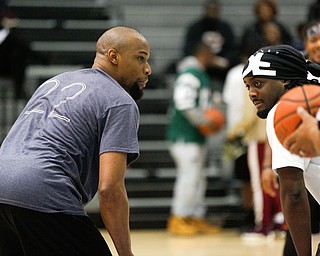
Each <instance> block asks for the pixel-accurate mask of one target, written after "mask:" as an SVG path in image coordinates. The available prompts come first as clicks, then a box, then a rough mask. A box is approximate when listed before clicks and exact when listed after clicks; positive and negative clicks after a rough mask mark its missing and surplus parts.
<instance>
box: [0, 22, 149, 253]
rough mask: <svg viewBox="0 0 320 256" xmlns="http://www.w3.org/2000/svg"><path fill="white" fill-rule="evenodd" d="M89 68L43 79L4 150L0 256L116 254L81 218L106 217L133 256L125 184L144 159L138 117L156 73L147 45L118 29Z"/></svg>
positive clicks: (122, 249) (118, 243)
mask: <svg viewBox="0 0 320 256" xmlns="http://www.w3.org/2000/svg"><path fill="white" fill-rule="evenodd" d="M96 50H97V52H96V57H95V60H94V63H93V66H92V68H88V69H83V70H79V71H75V72H67V73H63V74H60V75H58V76H55V77H53V78H52V79H49V80H48V81H46V82H44V83H43V84H42V85H41V86H40V87H39V88H38V89H37V91H36V92H35V93H34V95H33V96H32V97H31V99H30V101H29V102H28V103H27V105H26V107H25V109H24V110H23V111H22V113H21V114H20V116H19V117H18V119H17V121H16V123H15V124H14V125H13V127H12V129H11V130H10V132H9V134H8V136H7V137H6V139H5V140H4V142H3V144H2V146H1V150H0V227H1V228H0V255H2V256H6V255H15V256H20V255H39V256H40V255H55V256H56V255H64V256H71V255H90V256H91V255H96V256H101V255H111V252H110V250H109V248H108V246H107V244H106V242H105V240H104V239H103V237H102V235H101V234H100V232H99V230H98V229H97V228H96V227H95V226H94V225H93V223H92V222H91V221H90V219H89V218H88V216H87V215H86V213H85V211H84V208H83V207H84V205H85V204H86V203H88V202H89V201H90V200H91V199H92V197H93V196H94V195H95V193H96V191H97V189H98V191H99V192H100V212H101V215H102V218H103V221H104V223H105V226H106V228H107V230H108V232H109V234H110V236H111V238H112V240H113V243H114V245H115V247H116V249H117V252H118V254H119V255H123V256H132V255H133V254H132V250H131V241H130V231H129V207H128V198H127V194H126V189H125V186H124V177H125V172H126V167H127V165H128V164H130V163H131V162H132V161H134V160H135V159H136V158H137V157H138V154H139V148H138V139H137V129H138V123H139V111H138V108H137V105H136V102H135V100H138V99H139V98H141V96H142V94H143V93H142V89H143V88H144V87H145V86H146V83H147V81H148V76H149V75H150V74H151V68H150V66H149V64H148V59H149V57H150V48H149V44H148V42H147V40H146V39H145V38H144V37H143V36H142V35H141V34H140V33H138V32H137V31H136V30H134V29H131V28H126V27H115V28H112V29H110V30H107V31H106V32H105V33H104V34H103V35H102V36H101V37H100V38H99V40H98V41H97V45H96Z"/></svg>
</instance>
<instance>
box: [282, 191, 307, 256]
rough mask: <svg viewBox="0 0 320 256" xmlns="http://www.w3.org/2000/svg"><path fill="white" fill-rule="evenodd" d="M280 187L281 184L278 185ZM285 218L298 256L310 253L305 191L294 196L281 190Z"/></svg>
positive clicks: (305, 255)
mask: <svg viewBox="0 0 320 256" xmlns="http://www.w3.org/2000/svg"><path fill="white" fill-rule="evenodd" d="M280 189H281V185H280ZM281 201H282V207H283V209H282V210H283V213H284V216H285V220H286V222H287V224H288V227H289V231H290V234H291V236H292V239H293V241H294V245H295V247H296V250H297V253H298V255H299V256H310V255H311V228H310V226H311V224H310V208H309V204H308V196H307V191H306V190H305V191H303V192H302V193H301V194H300V195H298V196H295V195H292V194H287V193H285V192H283V191H281Z"/></svg>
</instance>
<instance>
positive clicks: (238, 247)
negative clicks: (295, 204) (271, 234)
mask: <svg viewBox="0 0 320 256" xmlns="http://www.w3.org/2000/svg"><path fill="white" fill-rule="evenodd" d="M101 233H102V235H103V236H104V237H105V239H106V241H107V243H108V245H109V247H110V249H111V251H112V253H113V255H114V256H116V255H117V253H116V251H115V249H114V247H113V244H112V242H111V238H110V236H109V235H108V233H107V232H106V230H101ZM131 238H132V248H133V253H134V255H135V256H271V255H272V256H282V250H283V246H284V241H285V240H284V238H283V239H275V240H274V239H272V240H271V239H265V240H264V241H250V242H249V241H243V240H242V239H241V238H240V234H239V232H237V231H236V230H233V229H225V230H223V231H222V232H221V233H219V234H215V235H199V236H194V237H177V236H172V235H170V234H168V233H167V232H166V231H165V230H133V231H131ZM313 240H314V242H313V248H314V252H315V250H316V249H315V248H316V246H317V244H318V243H319V242H320V235H314V236H313ZM313 255H314V253H313Z"/></svg>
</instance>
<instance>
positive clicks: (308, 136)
mask: <svg viewBox="0 0 320 256" xmlns="http://www.w3.org/2000/svg"><path fill="white" fill-rule="evenodd" d="M297 113H298V115H299V116H300V117H301V119H302V123H301V124H300V125H299V127H298V128H297V129H296V130H295V131H294V132H293V133H292V134H291V135H290V136H288V137H287V138H286V139H285V140H284V146H285V147H286V148H287V149H288V150H289V151H290V152H291V153H293V154H296V155H299V156H301V157H314V156H320V131H319V128H318V121H317V119H316V118H315V117H313V116H312V115H310V114H309V113H308V112H307V111H306V110H305V109H304V108H301V107H299V108H298V109H297Z"/></svg>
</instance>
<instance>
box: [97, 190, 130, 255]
mask: <svg viewBox="0 0 320 256" xmlns="http://www.w3.org/2000/svg"><path fill="white" fill-rule="evenodd" d="M100 213H101V216H102V219H103V222H104V224H105V226H106V228H107V230H108V233H109V234H110V236H111V238H112V241H113V243H114V245H115V247H116V249H117V252H118V254H119V256H132V255H133V254H132V252H131V239H130V228H129V204H128V198H127V194H126V190H125V188H119V189H117V190H113V191H109V192H108V193H107V192H106V193H105V194H100Z"/></svg>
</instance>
